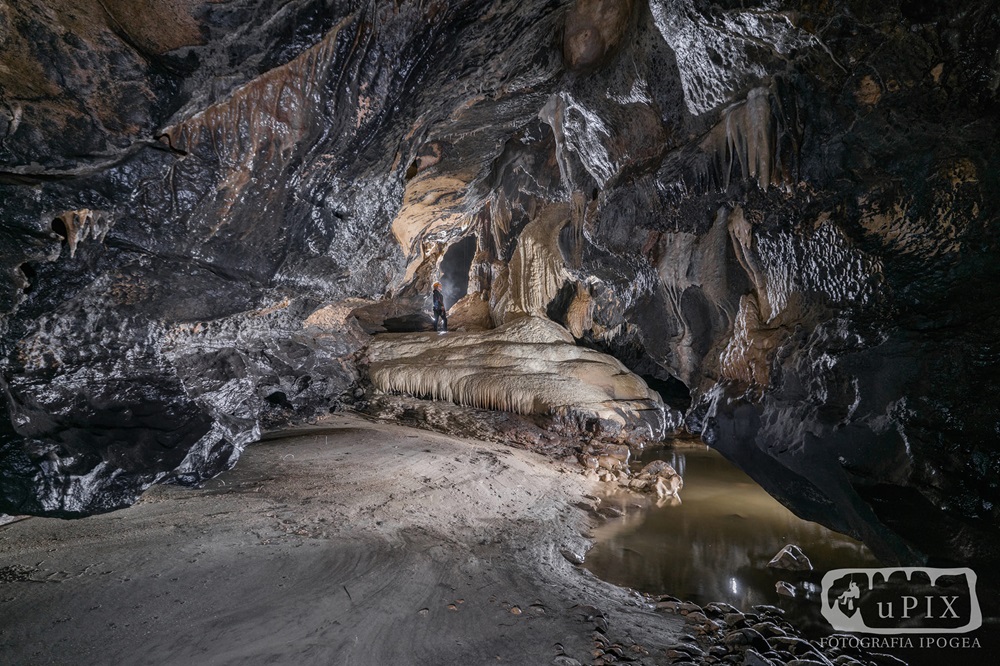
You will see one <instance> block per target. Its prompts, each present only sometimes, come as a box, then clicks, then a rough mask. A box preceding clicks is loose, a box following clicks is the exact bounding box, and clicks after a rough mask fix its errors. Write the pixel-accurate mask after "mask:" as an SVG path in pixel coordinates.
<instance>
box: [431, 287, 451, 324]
mask: <svg viewBox="0 0 1000 666" xmlns="http://www.w3.org/2000/svg"><path fill="white" fill-rule="evenodd" d="M441 320H443V321H444V330H445V331H447V330H448V310H447V309H446V308H445V307H444V295H443V294H442V293H441V292H440V291H439V290H437V289H435V290H434V330H435V331H436V330H438V322H439V321H441Z"/></svg>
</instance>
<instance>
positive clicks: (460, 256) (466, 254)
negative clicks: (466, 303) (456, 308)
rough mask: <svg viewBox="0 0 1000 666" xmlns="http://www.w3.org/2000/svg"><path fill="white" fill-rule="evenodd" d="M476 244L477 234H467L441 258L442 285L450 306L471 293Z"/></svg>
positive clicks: (445, 298) (446, 303) (445, 300)
mask: <svg viewBox="0 0 1000 666" xmlns="http://www.w3.org/2000/svg"><path fill="white" fill-rule="evenodd" d="M476 245H477V242H476V236H475V235H471V236H466V237H464V238H462V239H460V240H458V241H456V242H455V243H452V245H451V246H450V247H449V248H448V249H447V250H446V251H445V253H444V256H443V257H442V258H441V265H440V267H439V272H440V275H441V287H442V292H443V293H444V302H445V305H446V306H447V307H449V308H450V307H451V306H453V305H455V303H457V302H458V301H459V300H460V299H461V298H462V297H463V296H465V295H466V294H468V293H469V271H471V270H472V260H473V258H474V257H475V256H476Z"/></svg>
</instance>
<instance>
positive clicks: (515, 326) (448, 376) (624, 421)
mask: <svg viewBox="0 0 1000 666" xmlns="http://www.w3.org/2000/svg"><path fill="white" fill-rule="evenodd" d="M368 355H369V364H368V366H367V367H368V373H369V376H370V378H371V381H372V384H374V386H375V387H376V388H377V389H379V390H381V391H385V392H387V393H403V394H407V395H412V396H416V397H419V398H427V399H431V400H443V401H447V402H453V403H455V404H458V405H465V406H468V407H476V408H479V409H492V410H499V411H504V412H513V413H515V414H522V415H525V416H533V417H539V418H540V419H541V420H542V423H543V425H544V426H545V427H547V428H550V429H551V428H555V429H562V428H564V427H566V426H569V427H570V428H571V429H572V430H577V431H582V432H586V433H589V435H590V436H591V437H597V438H599V439H604V440H618V441H622V442H627V443H629V444H633V445H639V446H642V445H643V444H644V443H649V442H661V441H663V439H664V437H665V436H666V435H667V433H668V432H672V431H674V430H676V429H677V427H678V426H679V425H680V414H679V413H677V412H675V411H671V410H669V408H666V407H665V406H664V404H663V401H662V400H661V398H660V396H659V394H657V393H656V392H655V391H653V390H651V389H650V388H649V387H648V386H647V385H646V383H645V382H644V381H642V379H641V378H639V377H638V376H636V375H635V374H634V373H632V372H629V370H628V369H627V368H626V367H625V366H623V365H622V364H621V362H619V361H618V360H616V359H615V358H614V357H612V356H608V355H607V354H602V353H600V352H597V351H594V350H592V349H587V348H584V347H578V346H577V345H575V344H574V341H573V336H572V335H571V334H570V333H569V331H567V330H566V329H564V328H563V327H561V326H559V324H556V323H555V322H553V321H551V320H549V319H544V318H541V317H522V318H520V319H516V320H514V321H513V322H511V323H509V324H504V325H502V326H500V327H498V328H495V329H493V330H490V331H486V332H479V333H452V334H449V335H448V336H447V337H441V336H439V335H438V334H436V333H396V334H386V335H380V336H377V337H376V339H375V340H373V341H372V343H371V344H370V345H369V347H368Z"/></svg>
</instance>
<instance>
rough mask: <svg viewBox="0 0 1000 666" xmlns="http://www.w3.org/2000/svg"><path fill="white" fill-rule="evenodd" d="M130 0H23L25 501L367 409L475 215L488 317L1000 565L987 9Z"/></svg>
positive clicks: (97, 494)
mask: <svg viewBox="0 0 1000 666" xmlns="http://www.w3.org/2000/svg"><path fill="white" fill-rule="evenodd" d="M126 4H127V3H117V2H103V3H101V2H96V1H95V2H93V3H88V2H83V3H69V2H63V1H61V0H48V1H47V2H43V3H35V5H34V6H32V7H30V8H29V7H21V6H20V5H18V6H12V5H9V4H8V5H5V6H4V7H3V8H2V9H0V42H2V43H3V44H4V50H3V52H2V55H0V219H2V225H0V275H2V279H0V332H2V343H0V359H2V360H0V378H2V387H3V391H4V398H5V399H4V400H3V401H2V403H3V407H2V409H3V413H2V414H0V417H2V418H0V442H2V443H0V470H2V472H0V475H2V481H3V484H2V488H3V490H2V492H0V511H7V512H35V513H49V514H56V515H77V514H81V513H88V512H94V511H101V510H108V509H112V508H115V507H118V506H123V505H126V504H127V503H129V502H131V501H134V499H135V498H136V497H137V496H138V493H140V492H141V491H142V489H143V488H145V487H147V486H148V485H149V484H150V483H153V482H157V481H168V480H169V481H175V482H182V483H192V482H193V483H197V482H198V481H199V480H200V479H203V478H206V477H207V476H210V475H212V474H214V473H217V472H218V471H219V470H221V469H223V468H225V467H226V466H229V465H231V464H233V463H234V462H235V460H236V458H237V457H238V455H239V452H240V450H241V449H242V447H244V446H245V445H246V444H247V443H248V442H250V441H252V440H253V439H254V438H255V437H256V436H257V435H258V433H259V432H260V429H261V428H266V427H272V426H275V425H279V424H281V423H287V422H290V421H292V420H295V419H306V418H309V417H310V416H311V415H314V414H316V413H318V412H319V411H325V410H330V409H338V408H341V407H344V406H349V404H350V403H351V401H352V400H353V397H352V396H353V395H354V393H355V387H356V383H357V382H358V380H359V375H358V368H357V365H356V359H357V358H358V354H359V353H360V352H361V351H362V350H363V348H364V347H365V345H366V344H367V341H368V334H369V333H371V332H375V331H379V330H399V329H400V328H401V327H406V326H414V325H416V323H417V322H419V321H422V319H421V317H422V316H423V315H422V314H421V310H422V309H424V308H425V302H424V301H425V299H426V296H427V294H428V293H429V285H430V283H431V282H433V281H434V280H435V279H437V277H438V276H439V275H440V273H439V266H440V263H441V261H442V259H443V258H444V257H445V256H446V255H447V253H448V249H449V248H451V247H453V246H454V245H455V243H458V242H462V241H463V239H469V238H474V239H475V251H474V256H473V259H472V265H471V268H470V272H469V281H468V291H469V292H470V296H469V297H467V298H468V300H466V301H464V303H465V304H464V305H463V306H462V309H463V311H464V310H465V309H466V308H468V307H470V306H469V304H470V303H475V304H477V305H476V308H475V310H476V315H475V319H476V321H478V322H484V321H487V320H488V321H491V322H492V323H493V324H494V325H500V324H503V323H505V322H511V321H514V320H516V319H517V318H518V317H521V316H524V315H534V316H544V317H547V318H549V319H551V320H553V321H555V322H557V323H559V324H561V325H562V326H564V327H565V328H566V330H567V331H569V332H570V334H571V335H572V337H573V338H574V340H575V341H576V342H577V344H580V345H584V346H589V347H592V348H594V349H596V350H598V351H601V352H605V353H608V354H611V355H613V356H615V357H616V358H618V359H619V360H620V361H621V362H622V363H624V364H625V365H626V366H627V367H628V368H629V369H630V370H632V371H633V372H635V373H637V374H640V375H642V376H643V377H645V378H646V379H647V381H648V382H650V384H651V385H653V386H662V387H671V386H672V387H677V386H681V385H683V386H684V387H686V393H688V394H689V396H690V403H689V404H688V402H687V400H684V401H676V402H677V405H676V406H681V407H682V408H684V409H686V410H687V417H686V421H687V426H688V428H689V429H691V430H692V431H695V432H699V433H701V435H702V437H703V438H704V439H705V441H707V442H709V443H710V444H712V445H713V446H714V447H716V448H718V449H719V450H721V451H722V452H723V453H724V454H725V455H727V456H728V457H729V458H730V459H732V460H733V461H734V462H736V463H737V464H739V465H740V466H741V467H743V468H744V469H746V470H747V471H748V472H749V473H750V474H751V475H753V476H754V477H755V478H756V479H757V480H758V481H759V482H760V483H762V484H763V485H764V486H765V487H766V488H767V489H768V490H769V491H770V492H771V493H772V494H774V495H775V496H776V497H778V498H779V499H780V500H781V501H782V502H784V503H785V504H787V505H788V506H790V507H792V508H793V509H794V510H795V511H796V512H798V513H800V514H801V515H804V516H806V517H808V518H812V519H814V520H818V521H819V522H823V523H825V524H827V525H829V526H832V527H834V528H836V529H839V530H842V531H845V532H848V533H851V534H854V535H857V536H860V537H862V538H864V539H865V541H866V542H867V543H868V544H869V545H871V546H872V547H873V548H874V549H875V551H876V552H877V553H878V554H879V555H880V557H882V558H884V559H885V560H887V561H907V562H913V561H922V560H928V559H929V560H931V561H963V562H970V563H977V562H988V561H993V559H994V558H995V557H996V556H997V554H998V547H1000V540H998V539H997V538H996V536H995V535H996V527H997V526H998V523H1000V514H998V511H1000V491H998V486H997V482H996V478H997V473H998V472H1000V447H997V445H996V438H997V433H998V432H1000V412H998V407H997V406H996V405H995V403H994V401H992V400H990V398H989V396H990V395H992V392H995V387H996V386H997V378H998V375H1000V372H998V365H1000V350H998V349H997V343H996V332H997V330H1000V326H998V324H1000V310H998V308H997V306H996V303H997V302H1000V301H998V299H997V298H996V297H997V295H998V293H997V292H998V287H997V284H998V283H1000V281H998V278H1000V274H998V273H1000V269H998V268H997V265H998V264H997V262H996V259H997V257H998V256H1000V252H998V247H997V240H996V234H995V233H991V229H992V228H995V226H996V224H995V223H996V221H997V195H996V193H997V192H1000V182H998V177H1000V176H998V162H997V157H996V154H995V150H994V146H995V145H996V138H997V137H996V124H995V118H996V109H997V102H998V99H997V92H998V88H1000V54H998V52H997V50H996V44H997V43H998V41H1000V17H998V12H997V10H996V8H995V7H994V6H993V3H991V2H988V1H986V0H963V1H962V2H958V3H952V4H950V5H948V6H947V7H945V6H939V5H934V4H932V3H924V2H917V1H915V0H894V1H891V2H885V3H864V2H856V1H853V0H833V1H828V0H822V1H820V0H816V1H811V0H810V1H807V2H796V3H792V2H782V1H778V2H740V3H736V2H730V1H729V0H714V1H710V0H641V1H639V0H637V1H636V2H619V3H609V2H603V1H598V0H594V1H591V0H572V1H570V0H528V1H525V2H520V3H509V2H501V1H500V0H495V1H489V0H460V1H454V2H438V1H434V0H411V1H408V2H406V1H399V2H393V3H368V2H360V1H351V0H296V1H293V2H276V1H275V0H237V1H236V2H231V3H224V4H218V3H214V2H208V1H199V0H185V1H184V2H166V1H165V0H164V1H163V2H157V1H156V0H148V2H145V3H143V11H144V12H146V13H145V14H144V16H154V17H156V16H158V17H161V19H162V25H163V29H162V30H157V31H151V30H149V29H148V25H149V24H148V23H147V22H144V21H140V20H138V19H137V18H136V16H137V15H136V12H135V10H134V9H133V8H132V5H128V6H127V7H126ZM464 242H466V243H470V241H468V240H465V241H464ZM470 247H471V246H470ZM487 310H488V312H486V311H487ZM665 395H666V393H665ZM667 400H668V402H670V401H671V400H674V397H670V396H668V397H667ZM681 402H683V403H684V404H681Z"/></svg>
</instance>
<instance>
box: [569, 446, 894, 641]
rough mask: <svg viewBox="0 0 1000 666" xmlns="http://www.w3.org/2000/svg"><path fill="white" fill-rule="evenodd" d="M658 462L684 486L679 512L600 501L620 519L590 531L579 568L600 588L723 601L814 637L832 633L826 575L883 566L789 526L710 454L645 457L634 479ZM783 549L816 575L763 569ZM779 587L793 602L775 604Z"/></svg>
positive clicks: (797, 523)
mask: <svg viewBox="0 0 1000 666" xmlns="http://www.w3.org/2000/svg"><path fill="white" fill-rule="evenodd" d="M656 458H660V459H663V460H666V461H667V462H669V463H671V464H672V465H673V466H674V468H675V469H676V470H677V472H678V473H679V474H680V475H681V476H682V477H683V478H684V488H683V490H681V492H680V496H681V502H680V503H679V504H676V505H673V506H671V505H663V506H657V505H656V503H655V500H653V501H648V502H645V503H643V502H642V501H641V500H637V498H636V495H633V494H626V493H621V494H617V495H612V496H610V497H607V498H606V499H605V501H606V502H609V503H612V504H614V505H616V506H618V507H619V508H621V509H622V510H623V511H625V516H624V517H623V518H618V519H613V520H610V521H608V522H607V523H606V524H605V525H602V526H601V527H600V528H598V529H597V530H595V531H594V537H595V539H596V545H595V546H594V548H593V549H592V550H591V551H590V552H589V553H588V554H587V559H586V563H585V565H584V566H586V567H587V568H588V569H590V571H592V572H593V573H594V574H595V575H597V576H598V577H600V578H602V579H604V580H607V581H610V582H612V583H615V584H617V585H622V586H626V587H631V588H633V589H636V590H639V591H642V592H649V593H653V594H671V595H674V596H676V597H679V598H681V599H684V600H689V601H693V602H695V603H698V604H705V603H708V602H710V601H725V602H726V603H729V604H732V605H733V606H736V607H737V608H741V609H745V610H746V609H749V608H750V607H751V606H753V605H755V604H772V605H777V606H781V607H783V608H785V609H786V610H788V611H789V616H790V619H793V620H794V621H797V622H798V623H800V624H802V625H805V626H802V627H801V628H802V629H803V630H806V631H808V630H809V628H810V625H812V626H811V628H813V629H815V630H821V628H822V626H823V625H825V626H826V627H827V629H828V628H829V625H826V623H825V621H823V620H822V618H821V617H820V613H819V600H818V591H819V588H818V586H819V581H820V580H821V579H822V577H823V574H824V573H826V572H827V571H828V570H830V569H839V568H845V567H877V566H880V565H879V562H878V560H876V559H875V558H874V557H873V556H872V554H871V552H870V551H869V550H868V549H867V548H866V547H865V546H864V545H862V544H861V543H860V542H858V541H855V540H854V539H851V538H849V537H846V536H844V535H842V534H838V533H836V532H833V531H831V530H828V529H827V528H825V527H823V526H821V525H818V524H816V523H812V522H809V521H805V520H802V519H800V518H798V517H796V516H795V514H793V513H792V512H791V511H789V510H788V509H786V508H785V507H784V506H782V505H781V504H779V503H778V501H777V500H775V499H774V498H772V497H771V496H770V495H768V494H767V493H766V492H765V491H764V490H763V489H762V488H761V487H760V486H758V485H757V484H756V483H754V481H753V480H751V479H750V477H749V476H747V475H746V474H744V473H743V472H741V471H740V470H739V469H737V468H736V467H734V466H733V465H732V464H730V463H729V462H728V461H727V460H726V459H725V458H723V457H722V456H721V455H719V454H718V453H716V452H714V451H711V450H709V449H707V448H701V447H699V448H686V449H680V450H675V451H664V450H660V451H650V452H647V453H646V454H644V456H643V458H642V459H640V460H639V461H636V463H634V467H635V469H641V467H642V465H643V464H644V463H646V462H649V461H650V460H652V459H656ZM637 504H642V506H637ZM790 543H793V544H796V545H798V546H800V547H801V548H802V549H803V550H804V551H805V553H806V555H807V556H808V557H809V559H810V560H811V561H812V564H813V567H814V571H812V572H805V573H800V572H789V571H782V570H777V569H769V568H768V567H767V563H768V562H769V561H770V559H771V558H772V557H773V556H774V555H775V554H776V553H777V552H778V551H779V550H781V549H782V547H784V546H785V545H786V544H790ZM779 580H784V581H787V582H789V583H792V584H794V585H796V586H797V588H798V598H797V599H795V600H790V599H788V598H787V597H783V596H780V595H778V594H777V592H775V583H776V582H778V581H779ZM810 588H812V589H813V590H814V591H815V593H810V592H809V589H810ZM817 623H818V624H817Z"/></svg>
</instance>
